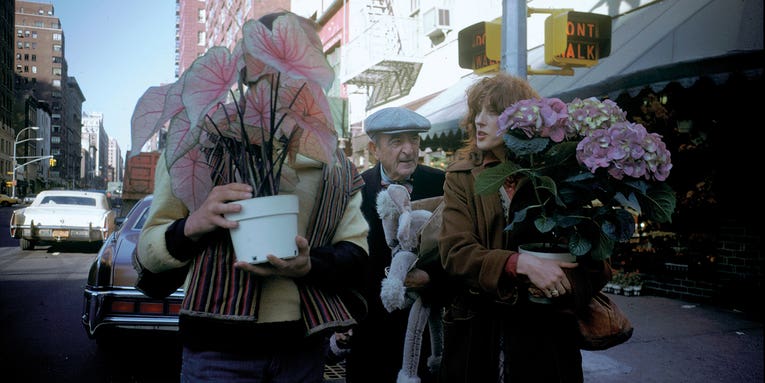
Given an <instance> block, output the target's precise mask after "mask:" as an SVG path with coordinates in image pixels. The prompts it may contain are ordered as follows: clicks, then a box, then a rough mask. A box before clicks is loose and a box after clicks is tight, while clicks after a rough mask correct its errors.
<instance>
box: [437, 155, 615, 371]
mask: <svg viewBox="0 0 765 383" xmlns="http://www.w3.org/2000/svg"><path fill="white" fill-rule="evenodd" d="M482 170H483V168H482V166H481V163H480V162H478V161H467V160H462V161H458V162H455V163H453V164H452V165H450V167H449V168H448V169H447V174H446V181H445V184H444V202H445V208H444V212H443V223H442V229H441V238H440V239H441V242H440V252H441V261H442V263H443V265H444V268H445V269H446V271H447V272H448V273H450V274H451V275H453V276H455V277H456V278H457V279H458V280H459V281H460V282H461V283H462V284H463V286H461V293H460V294H458V296H457V297H456V298H455V299H454V300H453V301H452V303H451V305H449V306H448V307H447V311H446V315H445V328H444V332H445V334H444V335H445V350H444V358H443V361H442V374H441V378H442V381H445V382H497V381H498V380H497V378H498V374H500V371H499V367H498V366H499V350H500V349H503V350H504V354H505V356H504V358H505V361H506V362H505V370H504V371H503V372H502V373H503V374H504V375H505V379H506V381H510V380H509V379H511V378H512V379H514V380H512V381H513V382H581V381H582V379H583V374H582V366H581V363H582V360H581V354H580V350H579V347H578V340H577V339H578V338H577V337H578V333H577V328H576V321H575V317H574V316H573V314H572V312H573V311H575V310H576V309H577V307H583V306H584V305H585V304H586V302H588V301H589V299H590V298H591V296H592V292H593V291H595V290H599V289H600V288H601V287H602V286H603V285H605V283H606V281H607V280H608V279H609V278H610V268H609V267H608V264H607V262H603V261H598V262H593V261H590V260H588V259H580V260H579V263H580V265H579V267H577V268H576V269H573V271H571V272H567V275H568V277H569V280H570V281H571V283H572V285H573V289H574V293H573V294H570V295H566V296H564V297H561V298H558V299H556V300H555V302H554V303H553V304H550V305H540V304H533V303H530V302H529V301H528V292H527V291H528V287H529V282H528V279H527V278H526V277H525V276H518V277H517V278H514V277H511V276H510V275H508V274H507V273H505V271H504V268H505V263H506V262H507V259H508V258H509V257H510V255H511V254H512V253H513V252H514V251H515V249H517V248H518V245H520V244H524V243H531V242H538V241H539V240H540V238H539V235H538V234H537V233H536V231H535V230H533V229H532V228H531V227H530V226H527V227H526V228H521V229H518V230H514V231H513V232H508V231H505V228H506V226H507V221H506V219H505V214H504V211H503V209H502V203H501V199H500V197H499V193H492V194H488V195H477V194H475V190H474V186H473V185H474V182H475V176H476V175H477V174H478V173H480V172H481V171H482ZM530 189H531V188H530V187H524V185H523V182H522V181H521V182H520V183H519V185H518V188H517V193H516V195H515V196H514V197H513V200H512V202H511V205H510V210H511V212H512V211H515V210H517V209H518V208H519V207H522V206H525V204H524V203H523V201H528V198H527V196H528V194H527V193H528V192H530V191H531V190H530ZM500 339H501V343H500ZM509 376H510V377H509Z"/></svg>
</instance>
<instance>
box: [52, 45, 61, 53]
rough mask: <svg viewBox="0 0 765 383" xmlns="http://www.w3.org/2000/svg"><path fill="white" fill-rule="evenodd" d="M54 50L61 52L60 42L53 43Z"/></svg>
mask: <svg viewBox="0 0 765 383" xmlns="http://www.w3.org/2000/svg"><path fill="white" fill-rule="evenodd" d="M53 51H54V52H61V44H53Z"/></svg>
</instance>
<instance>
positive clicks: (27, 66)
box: [24, 65, 29, 73]
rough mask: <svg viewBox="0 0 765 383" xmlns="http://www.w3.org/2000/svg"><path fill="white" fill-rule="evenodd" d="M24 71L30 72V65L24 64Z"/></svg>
mask: <svg viewBox="0 0 765 383" xmlns="http://www.w3.org/2000/svg"><path fill="white" fill-rule="evenodd" d="M24 73H29V65H24Z"/></svg>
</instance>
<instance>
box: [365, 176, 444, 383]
mask: <svg viewBox="0 0 765 383" xmlns="http://www.w3.org/2000/svg"><path fill="white" fill-rule="evenodd" d="M377 213H378V214H379V215H380V218H381V219H382V224H383V230H384V232H385V240H386V242H387V243H388V246H390V248H391V264H390V268H389V269H388V272H387V276H386V277H385V279H383V281H382V286H381V290H380V298H381V299H382V302H383V306H385V309H386V310H388V312H392V311H393V310H400V309H404V308H406V307H410V306H411V309H410V311H409V320H408V325H407V330H406V338H405V341H404V353H403V360H402V366H401V370H400V371H399V373H398V378H397V383H419V382H420V378H419V377H418V376H417V369H418V367H419V361H420V350H421V346H422V335H423V332H424V330H425V326H428V328H429V329H430V340H431V348H430V349H431V355H430V356H429V357H428V362H427V363H428V368H429V369H430V371H432V372H436V371H438V368H439V367H440V365H441V351H442V349H443V327H442V324H441V310H440V308H437V307H430V306H428V305H425V304H423V302H422V298H420V297H419V296H418V295H417V294H416V293H415V292H412V291H409V292H407V289H406V287H405V286H404V279H405V278H406V274H407V273H408V272H409V270H411V269H412V268H413V267H414V265H415V263H416V262H417V259H418V255H417V250H418V246H419V244H420V243H419V242H420V230H421V229H422V228H423V227H424V226H425V225H426V224H427V223H428V222H429V221H430V220H431V218H432V216H433V213H432V212H431V211H429V210H424V209H422V210H420V209H418V210H412V202H411V200H410V196H409V192H408V191H407V189H406V187H404V186H401V185H395V184H393V185H390V186H388V188H387V189H385V190H383V191H381V192H380V193H379V194H378V195H377Z"/></svg>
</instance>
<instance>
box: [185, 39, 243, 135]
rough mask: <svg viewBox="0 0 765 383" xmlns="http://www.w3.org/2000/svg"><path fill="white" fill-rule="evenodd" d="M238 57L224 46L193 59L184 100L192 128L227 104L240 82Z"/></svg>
mask: <svg viewBox="0 0 765 383" xmlns="http://www.w3.org/2000/svg"><path fill="white" fill-rule="evenodd" d="M237 73H238V72H237V69H236V58H235V57H234V56H232V55H231V54H230V53H229V51H228V49H226V48H224V47H218V46H216V47H212V48H210V49H208V50H207V53H205V54H204V56H201V57H199V58H197V59H196V60H194V63H193V64H191V67H190V68H189V69H188V71H187V73H186V75H185V76H184V77H185V80H184V81H183V93H182V95H181V98H182V100H183V106H184V107H185V108H186V112H187V114H188V116H189V123H190V124H191V126H197V124H199V123H200V122H201V121H202V119H203V118H204V116H205V114H207V113H208V112H210V110H212V109H213V108H214V107H215V105H217V104H218V103H220V102H224V101H225V100H226V98H227V97H228V96H229V91H230V90H231V87H232V86H233V85H234V83H235V82H236V79H237Z"/></svg>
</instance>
